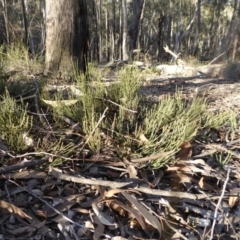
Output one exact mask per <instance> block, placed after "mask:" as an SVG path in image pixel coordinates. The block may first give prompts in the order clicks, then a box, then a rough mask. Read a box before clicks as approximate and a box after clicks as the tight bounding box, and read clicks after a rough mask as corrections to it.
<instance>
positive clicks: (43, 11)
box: [38, 0, 46, 51]
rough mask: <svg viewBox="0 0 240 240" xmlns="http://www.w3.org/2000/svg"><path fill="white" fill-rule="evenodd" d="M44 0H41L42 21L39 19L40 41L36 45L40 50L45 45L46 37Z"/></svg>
mask: <svg viewBox="0 0 240 240" xmlns="http://www.w3.org/2000/svg"><path fill="white" fill-rule="evenodd" d="M45 9H46V8H45V0H41V13H42V21H41V37H42V39H41V43H40V46H39V47H38V50H39V51H42V50H43V49H44V47H45V39H46V12H45Z"/></svg>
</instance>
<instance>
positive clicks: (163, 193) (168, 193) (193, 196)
mask: <svg viewBox="0 0 240 240" xmlns="http://www.w3.org/2000/svg"><path fill="white" fill-rule="evenodd" d="M48 173H49V175H51V176H53V177H55V178H57V179H61V180H65V181H69V182H75V183H81V184H89V185H96V186H106V187H110V188H113V189H115V188H122V187H127V186H131V185H132V184H133V182H114V181H105V180H95V179H87V178H84V177H74V176H71V175H67V174H63V173H61V172H60V171H58V170H57V169H56V168H55V169H54V168H50V170H49V172H48ZM134 189H135V190H137V191H139V192H143V193H147V194H150V195H155V196H161V197H172V198H188V199H193V200H198V199H206V197H207V198H209V199H215V198H216V199H217V198H219V197H220V195H219V194H207V193H204V194H193V193H186V192H177V191H176V192H175V191H165V190H158V189H151V188H147V187H141V186H140V187H134ZM229 196H239V194H238V193H231V194H226V195H224V197H229Z"/></svg>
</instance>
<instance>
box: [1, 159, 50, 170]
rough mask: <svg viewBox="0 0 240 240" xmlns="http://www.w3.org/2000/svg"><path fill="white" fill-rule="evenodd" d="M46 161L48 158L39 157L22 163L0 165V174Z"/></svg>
mask: <svg viewBox="0 0 240 240" xmlns="http://www.w3.org/2000/svg"><path fill="white" fill-rule="evenodd" d="M46 162H48V158H41V159H39V160H36V159H35V160H32V161H29V162H22V163H19V164H15V165H12V166H7V167H1V168H0V174H4V173H10V172H13V171H17V170H20V169H22V168H26V167H32V166H36V165H42V164H44V163H46Z"/></svg>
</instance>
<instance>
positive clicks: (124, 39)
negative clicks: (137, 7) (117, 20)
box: [122, 0, 128, 61]
mask: <svg viewBox="0 0 240 240" xmlns="http://www.w3.org/2000/svg"><path fill="white" fill-rule="evenodd" d="M122 12H123V34H122V52H123V60H124V61H125V60H128V53H127V33H128V30H127V3H126V0H122Z"/></svg>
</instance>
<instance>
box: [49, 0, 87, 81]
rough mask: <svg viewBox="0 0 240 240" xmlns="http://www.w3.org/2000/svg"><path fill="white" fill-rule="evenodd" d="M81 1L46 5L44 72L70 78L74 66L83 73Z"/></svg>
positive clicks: (84, 45) (61, 0)
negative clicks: (76, 63)
mask: <svg viewBox="0 0 240 240" xmlns="http://www.w3.org/2000/svg"><path fill="white" fill-rule="evenodd" d="M86 17H87V15H86V3H85V0H78V1H77V0H68V3H66V1H65V0H58V1H56V0H47V1H46V53H45V64H46V66H45V70H46V72H47V73H49V72H61V73H63V74H64V75H67V76H69V75H72V72H73V67H74V64H73V63H74V62H75V61H77V62H78V66H79V67H80V68H81V69H83V70H85V69H86V66H85V65H86V58H87V49H88V25H87V19H86Z"/></svg>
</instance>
